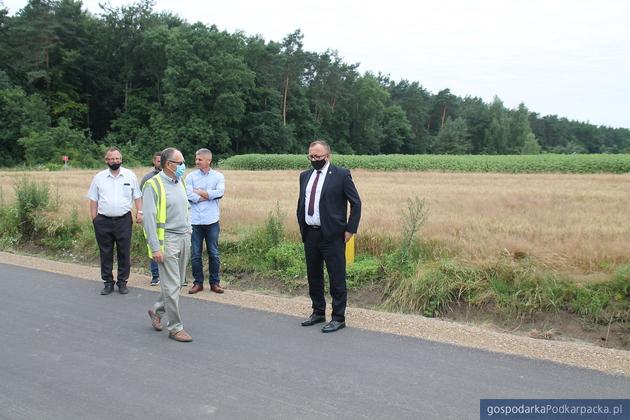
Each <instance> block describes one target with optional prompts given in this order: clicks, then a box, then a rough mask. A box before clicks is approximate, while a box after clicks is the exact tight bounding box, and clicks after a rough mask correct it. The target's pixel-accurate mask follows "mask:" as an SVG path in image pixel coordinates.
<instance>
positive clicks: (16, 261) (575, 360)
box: [0, 252, 630, 377]
mask: <svg viewBox="0 0 630 420" xmlns="http://www.w3.org/2000/svg"><path fill="white" fill-rule="evenodd" d="M0 263H4V264H12V265H17V266H21V267H28V268H32V269H36V270H42V271H48V272H52V273H58V274H64V275H68V276H72V277H76V278H81V279H85V280H91V281H95V282H97V283H100V282H101V280H100V270H99V268H98V267H88V266H82V265H76V264H71V263H65V262H58V261H51V260H47V259H43V258H37V257H30V256H23V255H16V254H10V253H6V252H0ZM149 281H150V278H149V277H147V276H145V275H141V274H136V273H132V274H131V277H130V279H129V283H128V284H129V286H131V287H139V288H143V289H150V290H155V288H154V287H151V286H149ZM182 297H184V298H188V299H202V300H209V301H213V302H218V303H224V304H227V305H235V306H239V307H244V308H250V309H257V310H262V311H267V312H274V313H281V314H286V315H293V316H296V317H305V316H306V315H308V313H309V309H310V301H309V300H308V298H306V297H295V298H289V297H283V296H272V295H265V294H260V293H252V292H242V291H235V290H229V289H228V290H226V292H225V293H224V294H222V295H217V294H215V293H209V292H207V291H206V290H204V291H203V292H202V293H197V294H196V295H188V294H187V293H184V294H182ZM346 318H347V320H348V325H349V326H351V327H353V328H361V329H365V330H370V331H379V332H384V333H389V334H397V335H403V336H408V337H416V338H421V339H424V340H430V341H436V342H440V343H449V344H453V345H456V346H462V347H469V348H475V349H481V350H486V351H491V352H498V353H504V354H511V355H515V356H522V357H528V358H534V359H541V360H548V361H551V362H556V363H561V364H566V365H571V366H577V367H582V368H587V369H593V370H597V371H601V372H605V373H609V374H614V375H622V376H627V377H630V352H628V351H624V350H617V349H607V348H602V347H597V346H594V345H591V344H587V343H580V342H566V341H552V340H538V339H533V338H529V337H522V336H516V335H512V334H507V333H501V332H497V331H493V330H491V329H489V328H484V327H482V326H474V325H468V324H461V323H455V322H448V321H442V320H438V319H433V318H425V317H422V316H419V315H408V314H395V313H387V312H380V311H374V310H369V309H361V308H352V307H349V308H348V309H347V311H346Z"/></svg>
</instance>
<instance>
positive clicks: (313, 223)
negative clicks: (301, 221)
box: [304, 162, 330, 226]
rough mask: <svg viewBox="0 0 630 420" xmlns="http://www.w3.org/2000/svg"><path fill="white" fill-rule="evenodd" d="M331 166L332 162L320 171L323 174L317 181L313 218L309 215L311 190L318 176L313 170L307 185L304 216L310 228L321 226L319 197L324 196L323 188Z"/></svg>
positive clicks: (327, 163)
mask: <svg viewBox="0 0 630 420" xmlns="http://www.w3.org/2000/svg"><path fill="white" fill-rule="evenodd" d="M329 166H330V162H326V164H325V165H324V167H323V168H322V169H320V171H321V173H320V174H319V179H318V180H317V188H316V189H315V208H314V210H315V211H314V213H313V215H312V216H309V215H308V205H309V203H310V202H311V190H312V189H313V183H314V182H315V177H316V176H317V171H316V170H313V173H312V174H311V177H310V178H309V180H308V183H307V184H306V197H305V200H304V205H305V206H306V207H304V214H305V215H306V217H305V220H306V224H307V225H309V226H321V225H322V224H321V221H320V220H319V197H320V196H321V195H322V187H323V186H324V180H325V179H326V174H327V173H328V167H329Z"/></svg>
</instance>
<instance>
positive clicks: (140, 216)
mask: <svg viewBox="0 0 630 420" xmlns="http://www.w3.org/2000/svg"><path fill="white" fill-rule="evenodd" d="M136 223H137V224H139V225H140V224H142V213H141V212H138V213H136Z"/></svg>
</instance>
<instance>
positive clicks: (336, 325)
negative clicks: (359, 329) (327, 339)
mask: <svg viewBox="0 0 630 420" xmlns="http://www.w3.org/2000/svg"><path fill="white" fill-rule="evenodd" d="M342 328H346V323H345V322H344V321H330V322H329V323H328V324H326V325H324V326H323V327H322V332H325V333H329V332H335V331H337V330H340V329H342Z"/></svg>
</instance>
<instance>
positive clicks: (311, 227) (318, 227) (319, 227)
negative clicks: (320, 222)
mask: <svg viewBox="0 0 630 420" xmlns="http://www.w3.org/2000/svg"><path fill="white" fill-rule="evenodd" d="M306 227H307V228H309V229H315V230H320V229H321V228H322V227H321V226H317V225H306Z"/></svg>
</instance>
